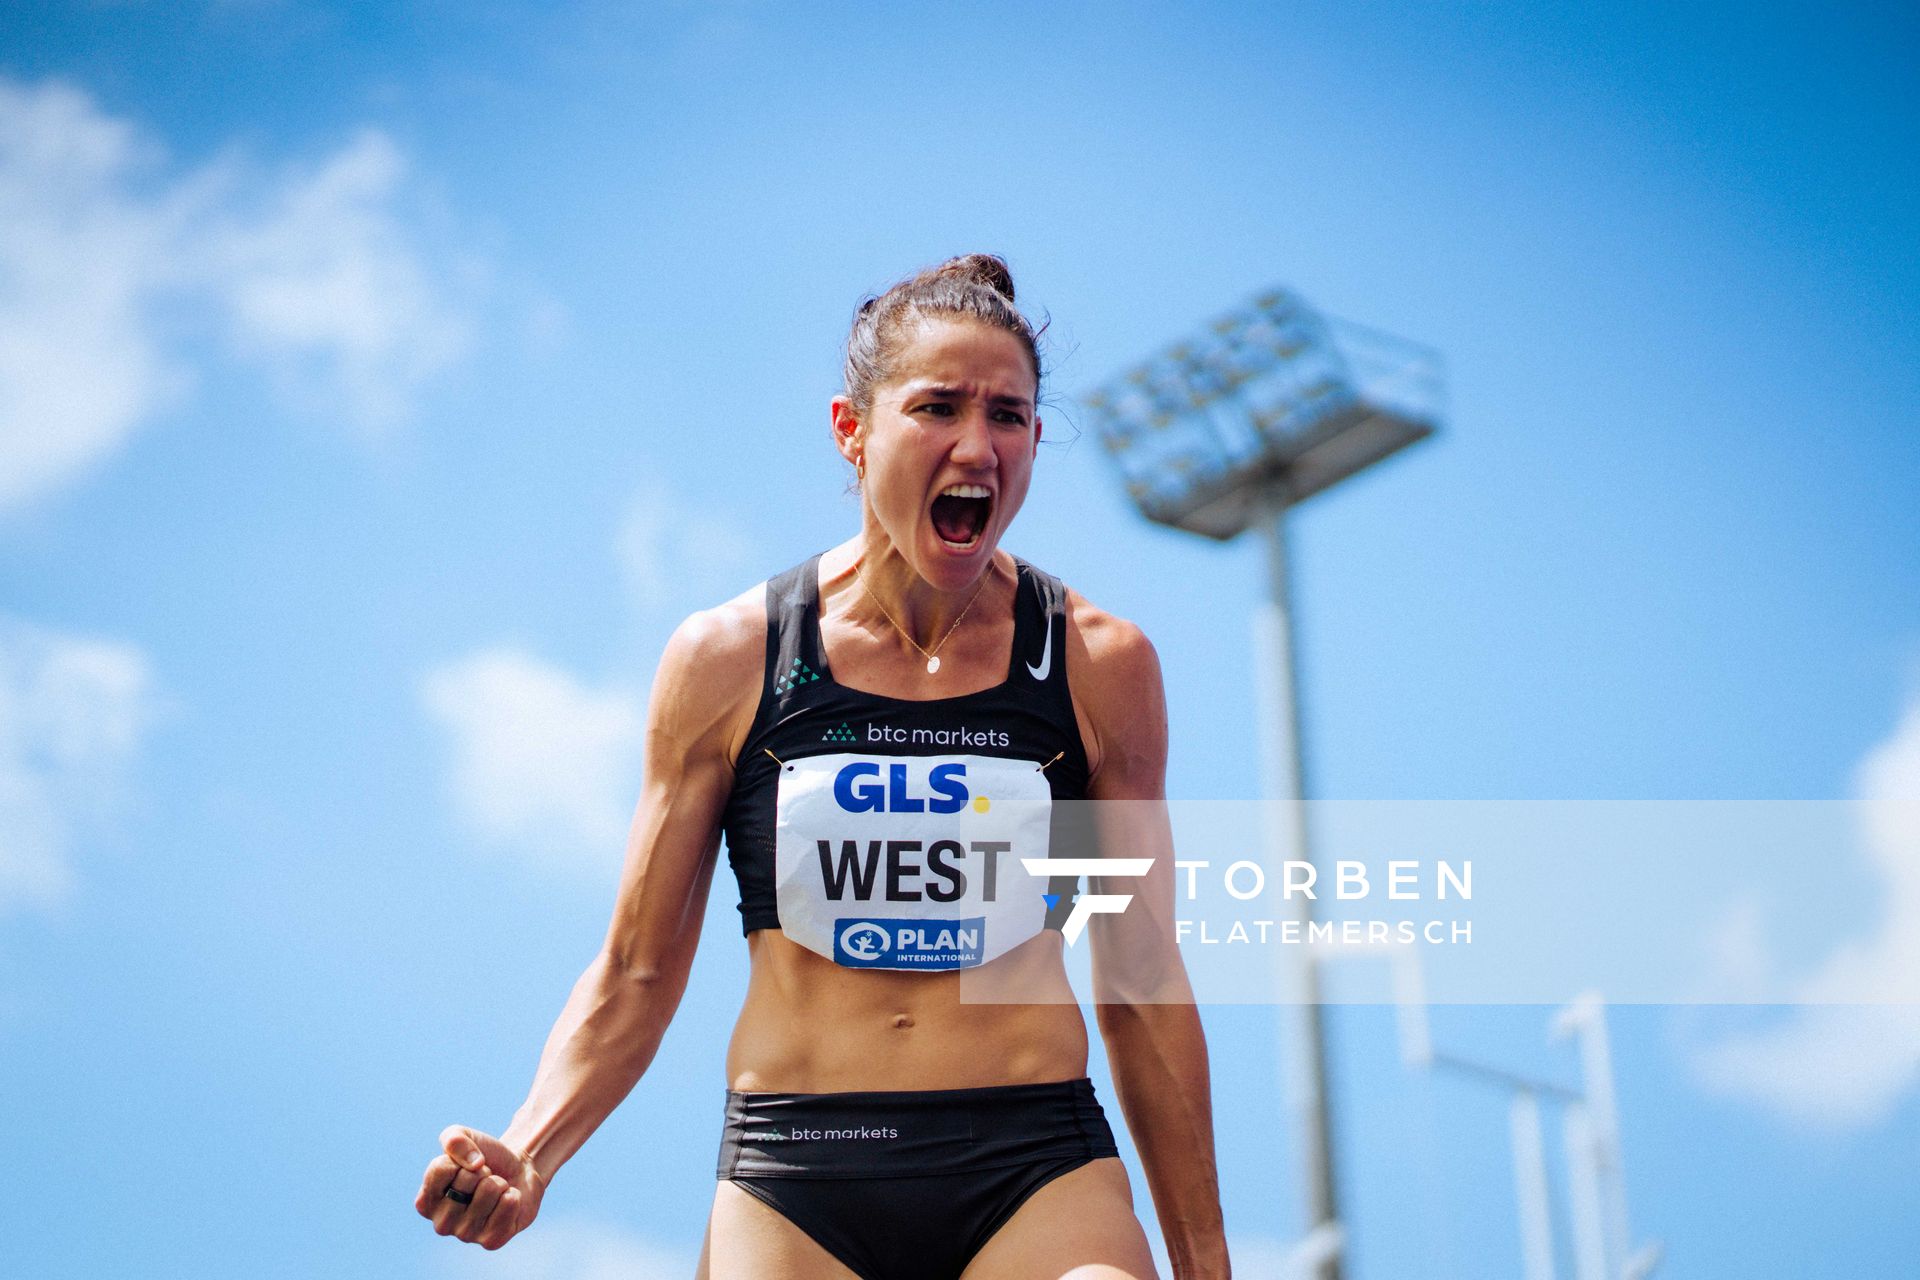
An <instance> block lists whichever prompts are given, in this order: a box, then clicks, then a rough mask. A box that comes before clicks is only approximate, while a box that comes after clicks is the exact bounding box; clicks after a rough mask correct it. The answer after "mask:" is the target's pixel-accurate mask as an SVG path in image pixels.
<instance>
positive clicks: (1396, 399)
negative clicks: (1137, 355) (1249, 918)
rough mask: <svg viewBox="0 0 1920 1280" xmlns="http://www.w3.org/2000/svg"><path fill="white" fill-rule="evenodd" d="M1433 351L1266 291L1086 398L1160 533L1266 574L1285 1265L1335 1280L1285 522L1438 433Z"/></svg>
mask: <svg viewBox="0 0 1920 1280" xmlns="http://www.w3.org/2000/svg"><path fill="white" fill-rule="evenodd" d="M1441 391H1442V387H1441V377H1440V364H1439V356H1438V353H1437V352H1434V351H1431V350H1428V349H1426V348H1421V347H1416V346H1414V345H1413V344H1411V343H1406V342H1402V341H1401V340H1400V339H1397V338H1394V337H1392V336H1391V335H1389V334H1383V333H1380V332H1378V331H1376V330H1371V329H1365V328H1362V327H1360V326H1356V325H1351V324H1346V323H1345V322H1341V323H1340V325H1339V326H1336V325H1335V324H1334V323H1332V322H1330V320H1329V318H1328V317H1324V316H1321V315H1319V314H1317V313H1316V312H1314V310H1313V309H1312V308H1311V307H1309V306H1307V305H1306V303H1305V302H1304V301H1303V300H1301V299H1300V298H1298V297H1296V296H1294V295H1293V294H1290V293H1288V292H1287V291H1286V290H1284V289H1269V290H1267V291H1265V292H1263V293H1261V294H1259V295H1258V296H1256V297H1254V298H1253V299H1252V300H1250V301H1249V302H1248V303H1247V304H1246V305H1245V306H1242V307H1239V308H1237V309H1236V310H1234V311H1233V312H1231V313H1229V314H1227V315H1224V316H1221V317H1219V318H1218V319H1216V320H1214V321H1213V322H1211V323H1210V324H1208V325H1207V326H1205V327H1204V329H1202V330H1200V331H1198V332H1196V333H1194V334H1192V335H1190V336H1189V337H1188V338H1187V339H1186V340H1183V341H1181V342H1178V343H1175V344H1174V345H1173V346H1171V347H1168V348H1167V349H1166V350H1165V351H1163V352H1161V353H1160V354H1159V355H1156V356H1154V357H1151V358H1149V359H1148V360H1146V361H1144V362H1143V363H1141V364H1139V365H1137V366H1136V367H1134V368H1133V369H1130V370H1128V371H1127V372H1126V373H1125V374H1123V375H1121V376H1120V377H1118V378H1116V379H1114V380H1113V381H1111V382H1110V383H1108V384H1106V385H1105V386H1103V387H1102V388H1100V389H1098V390H1096V391H1095V392H1094V393H1093V394H1092V395H1091V396H1089V397H1088V400H1087V407H1088V408H1089V409H1091V410H1092V411H1093V412H1094V414H1095V417H1096V421H1097V422H1099V424H1100V436H1101V443H1102V444H1103V445H1104V446H1105V447H1106V449H1107V451H1108V452H1109V453H1111V454H1112V455H1113V456H1114V458H1115V459H1116V461H1117V462H1118V463H1119V465H1120V470H1121V475H1122V478H1123V479H1124V480H1125V482H1126V486H1127V492H1128V493H1129V494H1130V495H1131V496H1132V498H1133V500H1134V502H1135V504H1136V505H1137V506H1138V508H1139V510H1140V512H1141V514H1142V515H1144V516H1146V518H1147V519H1149V520H1152V521H1154V522H1155V523H1156V524H1162V525H1167V526H1170V527H1172V528H1176V529H1182V530H1185V531H1186V532H1188V533H1197V534H1200V535H1201V536H1203V537H1207V538H1212V539H1214V540H1215V541H1219V542H1227V541H1230V540H1232V539H1234V538H1236V537H1238V536H1239V535H1240V534H1242V533H1244V532H1246V531H1248V530H1249V529H1254V528H1258V529H1259V530H1260V535H1261V538H1262V540H1263V542H1264V544H1265V548H1266V557H1267V592H1266V599H1265V600H1264V601H1263V602H1262V603H1261V605H1260V607H1259V609H1258V611H1257V613H1256V626H1257V628H1258V631H1259V637H1258V639H1257V641H1256V653H1255V661H1254V673H1255V679H1256V680H1257V681H1259V684H1260V698H1259V710H1260V722H1259V723H1260V738H1261V744H1262V751H1261V754H1262V761H1263V764H1264V766H1265V767H1264V769H1263V770H1262V773H1263V790H1264V791H1265V793H1266V797H1267V799H1268V801H1269V802H1270V803H1269V805H1268V811H1267V814H1266V818H1267V822H1266V827H1267V831H1266V836H1267V843H1268V853H1269V854H1270V855H1272V856H1273V859H1274V861H1276V862H1277V863H1278V864H1279V870H1280V874H1281V877H1282V881H1281V884H1282V888H1281V897H1282V901H1283V902H1284V903H1285V904H1286V906H1287V910H1288V912H1289V915H1290V917H1291V918H1292V919H1293V920H1295V921H1297V922H1298V923H1297V925H1296V927H1297V928H1298V929H1299V931H1300V935H1301V945H1300V946H1299V947H1298V948H1297V949H1296V950H1297V951H1298V953H1299V958H1298V959H1297V961H1295V962H1294V963H1293V964H1291V965H1288V964H1286V959H1287V956H1286V951H1287V948H1284V947H1279V948H1276V949H1275V964H1276V966H1280V967H1281V969H1282V972H1280V973H1277V974H1276V976H1277V977H1280V978H1281V980H1282V990H1283V992H1284V994H1283V995H1282V999H1281V1004H1282V1005H1283V1006H1284V1007H1286V1008H1288V1009H1291V1010H1293V1011H1294V1017H1293V1018H1292V1019H1291V1021H1292V1023H1293V1024H1294V1025H1293V1026H1292V1027H1291V1028H1290V1031H1289V1034H1288V1036H1287V1049H1288V1052H1287V1063H1288V1071H1287V1076H1288V1078H1287V1079H1286V1081H1285V1084H1286V1085H1287V1091H1288V1097H1289V1100H1290V1102H1291V1104H1292V1108H1293V1112H1294V1116H1295V1119H1296V1123H1297V1124H1298V1127H1299V1134H1300V1144H1301V1145H1300V1151H1301V1157H1302V1164H1303V1165H1304V1173H1305V1179H1304V1182H1305V1187H1304V1192H1305V1195H1304V1200H1305V1207H1306V1210H1307V1223H1308V1226H1307V1231H1306V1232H1305V1233H1304V1235H1303V1236H1302V1238H1301V1240H1300V1243H1299V1245H1298V1246H1297V1247H1296V1248H1295V1250H1294V1266H1295V1267H1296V1268H1297V1269H1298V1270H1299V1271H1300V1272H1303V1273H1304V1274H1306V1275H1308V1276H1310V1277H1311V1278H1312V1280H1341V1276H1342V1273H1343V1270H1344V1265H1343V1263H1342V1255H1343V1253H1344V1252H1345V1247H1346V1246H1345V1241H1344V1239H1343V1232H1342V1229H1341V1227H1340V1222H1339V1214H1338V1205H1337V1204H1336V1201H1335V1190H1336V1185H1337V1180H1336V1178H1335V1176H1334V1164H1333V1138H1332V1133H1331V1127H1332V1126H1331V1123H1330V1120H1329V1115H1330V1111H1331V1108H1330V1106H1329V1104H1328V1098H1327V1078H1328V1072H1327V1060H1326V1039H1325V1034H1324V1031H1325V1017H1326V1015H1325V1010H1324V1008H1323V1006H1322V1005H1321V1002H1320V968H1319V965H1320V961H1319V958H1318V957H1317V956H1316V955H1315V954H1313V951H1314V947H1313V942H1312V933H1311V931H1310V928H1309V926H1310V925H1311V924H1312V923H1313V899H1311V898H1309V897H1306V896H1305V895H1304V894H1293V895H1289V894H1287V892H1286V879H1285V877H1286V864H1287V863H1288V862H1289V861H1299V862H1309V863H1310V862H1311V859H1310V856H1309V849H1308V842H1307V837H1308V823H1307V816H1306V802H1305V798H1304V797H1305V795H1306V788H1305V781H1304V770H1303V768H1302V762H1301V755H1302V753H1301V745H1300V744H1301V733H1300V711H1299V706H1300V698H1299V692H1300V681H1299V676H1298V672H1297V670H1296V664H1295V662H1294V647H1293V622H1292V618H1293V608H1292V598H1291V595H1292V592H1291V574H1290V572H1289V565H1288V551H1287V537H1286V518H1287V512H1288V511H1289V510H1290V509H1291V508H1292V507H1293V506H1294V505H1296V504H1298V503H1299V502H1301V501H1302V500H1304V499H1306V498H1309V497H1311V496H1313V495H1314V494H1316V493H1319V492H1321V491H1322V490H1325V489H1327V488H1330V487H1332V486H1333V485H1335V484H1338V483H1339V482H1340V481H1342V480H1344V479H1347V478H1348V477H1350V476H1353V475H1355V474H1357V473H1359V472H1360V471H1363V470H1365V469H1366V468H1367V467H1369V466H1372V465H1373V464H1374V463H1376V462H1379V461H1381V460H1382V459H1384V458H1386V457H1388V456H1389V455H1391V454H1394V453H1396V452H1398V451H1399V450H1401V449H1402V448H1405V447H1406V446H1407V445H1409V444H1412V443H1414V442H1416V441H1418V440H1421V439H1424V438H1426V437H1427V436H1429V435H1431V434H1433V431H1434V428H1435V427H1436V426H1437V425H1438V423H1439V420H1440V410H1441V399H1442V396H1441Z"/></svg>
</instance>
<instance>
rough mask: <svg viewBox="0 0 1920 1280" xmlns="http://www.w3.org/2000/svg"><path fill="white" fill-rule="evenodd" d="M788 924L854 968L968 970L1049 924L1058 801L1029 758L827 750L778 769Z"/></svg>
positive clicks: (777, 851) (805, 942) (784, 920)
mask: <svg viewBox="0 0 1920 1280" xmlns="http://www.w3.org/2000/svg"><path fill="white" fill-rule="evenodd" d="M779 778H780V784H779V793H778V801H777V805H778V819H777V822H778V825H777V828H776V834H775V843H774V874H775V878H776V881H777V890H778V898H777V900H778V904H779V911H780V928H781V930H782V931H783V932H784V933H785V934H786V935H787V936H788V937H789V938H791V939H793V940H794V941H795V942H797V943H799V944H800V945H802V946H804V947H806V948H808V949H809V950H812V951H816V952H818V953H819V954H821V955H823V956H825V957H827V958H828V959H830V960H832V961H833V962H834V963H836V964H842V965H846V966H848V967H849V968H856V969H921V970H929V971H938V970H945V969H964V968H968V967H971V966H973V965H978V964H984V963H985V962H987V961H988V960H992V959H994V958H995V957H997V956H1000V955H1002V954H1004V953H1006V952H1007V951H1010V950H1012V949H1013V948H1014V947H1017V946H1019V945H1020V944H1021V943H1023V942H1025V941H1026V940H1027V939H1029V938H1031V937H1033V936H1034V935H1035V934H1037V933H1039V932H1040V931H1041V929H1042V928H1044V927H1045V925H1046V918H1047V907H1048V903H1047V900H1046V898H1045V897H1044V896H1043V895H1044V894H1045V893H1046V890H1047V882H1046V880H1045V879H1043V878H1040V877H1036V876H1032V875H1029V874H1028V873H1027V871H1026V869H1025V867H1024V866H1023V865H1022V863H1021V861H1020V860H1021V859H1022V858H1035V857H1038V858H1044V857H1046V856H1047V840H1048V832H1049V828H1050V824H1051V819H1052V813H1053V792H1052V789H1051V788H1050V787H1049V786H1048V785H1047V779H1046V775H1045V774H1043V773H1042V772H1041V771H1040V769H1039V767H1038V766H1037V765H1035V764H1034V762H1033V761H1031V760H1007V759H1002V758H1000V757H997V756H965V755H963V756H876V755H828V756H810V757H807V758H806V759H801V760H794V761H792V762H791V767H790V768H783V769H781V770H780V774H779Z"/></svg>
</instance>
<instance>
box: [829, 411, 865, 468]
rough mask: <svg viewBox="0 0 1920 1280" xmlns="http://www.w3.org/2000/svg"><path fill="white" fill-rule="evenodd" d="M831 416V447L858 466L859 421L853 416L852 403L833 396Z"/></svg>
mask: <svg viewBox="0 0 1920 1280" xmlns="http://www.w3.org/2000/svg"><path fill="white" fill-rule="evenodd" d="M829 411H830V412H831V413H832V415H833V426H832V431H833V447H834V448H836V449H838V450H839V451H840V456H841V457H843V458H845V459H846V460H847V461H848V462H850V463H854V464H855V465H858V460H859V457H860V449H861V445H862V441H861V431H860V419H859V418H858V417H856V416H855V415H854V409H853V401H852V400H849V399H848V398H847V397H846V396H835V397H834V398H833V404H832V405H831V406H830V410H829Z"/></svg>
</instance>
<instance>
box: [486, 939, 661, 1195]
mask: <svg viewBox="0 0 1920 1280" xmlns="http://www.w3.org/2000/svg"><path fill="white" fill-rule="evenodd" d="M685 989H686V974H685V973H684V972H680V973H663V972H660V971H652V972H649V973H643V974H633V973H627V972H621V971H620V970H619V968H618V966H616V965H614V964H613V963H612V962H611V961H610V959H609V957H608V955H607V953H606V952H604V951H602V952H601V953H600V954H598V955H596V956H595V957H594V959H593V963H592V964H590V965H588V966H587V970H586V972H585V973H582V974H581V975H580V980H579V981H578V982H576V983H574V986H573V993H572V995H571V996H569V997H568V999H567V1004H566V1007H565V1008H564V1009H563V1010H561V1013H560V1017H559V1020H558V1021H556V1022H555V1023H554V1026H553V1031H552V1033H551V1034H550V1035H549V1036H548V1037H547V1045H546V1048H545V1049H544V1050H543V1051H542V1053H541V1055H540V1066H539V1068H538V1069H537V1070H536V1071H535V1072H534V1079H533V1086H532V1088H531V1089H529V1090H528V1092H527V1100H526V1101H525V1102H524V1103H522V1104H521V1106H520V1109H519V1110H518V1111H517V1112H515V1113H514V1117H513V1122H512V1123H511V1124H510V1125H508V1127H507V1131H506V1133H504V1134H503V1135H501V1137H502V1140H503V1141H504V1142H506V1143H507V1144H508V1145H509V1146H512V1147H514V1148H516V1149H518V1150H520V1151H523V1152H525V1153H526V1154H527V1156H528V1158H529V1159H531V1160H532V1161H533V1166H534V1168H535V1169H537V1170H539V1173H540V1177H541V1178H542V1179H543V1180H546V1181H551V1180H552V1178H553V1175H554V1172H555V1171H556V1170H557V1169H559V1167H560V1166H561V1165H563V1164H565V1163H566V1162H567V1161H568V1160H570V1159H572V1158H573V1154H574V1152H576V1151H578V1150H579V1149H580V1148H581V1147H582V1146H584V1145H585V1144H586V1141H587V1139H588V1138H589V1137H591V1136H592V1135H593V1132H594V1130H596V1129H598V1128H599V1127H600V1125H601V1123H602V1122H603V1121H605V1120H606V1118H607V1117H608V1116H609V1115H611V1114H613V1109H614V1108H615V1107H617V1106H619V1105H620V1103H621V1101H622V1100H624V1099H625V1098H626V1096H627V1094H629V1093H630V1092H632V1090H633V1086H634V1085H635V1084H636V1083H638V1082H639V1079H640V1077H641V1075H642V1074H643V1073H644V1072H645V1071H646V1069H647V1066H648V1064H650V1063H651V1062H652V1061H653V1055H654V1053H655V1052H656V1051H657V1050H658V1049H659V1047H660V1040H661V1037H662V1036H664V1035H665V1034H666V1029H667V1024H668V1023H669V1022H670V1021H672V1019H673V1013H674V1009H675V1008H676V1007H677V1006H678V1005H679V1003H680V996H681V993H682V992H683V991H684V990H685Z"/></svg>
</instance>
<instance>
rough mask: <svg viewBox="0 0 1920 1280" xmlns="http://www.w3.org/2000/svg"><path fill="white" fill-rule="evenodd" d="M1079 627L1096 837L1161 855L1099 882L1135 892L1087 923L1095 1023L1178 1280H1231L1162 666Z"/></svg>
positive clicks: (1122, 852) (1105, 846)
mask: <svg viewBox="0 0 1920 1280" xmlns="http://www.w3.org/2000/svg"><path fill="white" fill-rule="evenodd" d="M1082 619H1084V623H1083V625H1082V627H1081V631H1082V634H1083V636H1084V643H1085V646H1086V651H1087V652H1086V659H1085V660H1083V661H1082V662H1081V663H1080V664H1079V668H1078V669H1079V670H1080V671H1081V672H1084V673H1085V679H1084V681H1077V682H1076V693H1077V694H1079V695H1080V696H1081V698H1082V702H1083V706H1084V707H1085V710H1086V713H1087V719H1088V721H1089V723H1090V726H1091V728H1092V729H1093V731H1094V734H1095V737H1096V739H1097V742H1098V748H1099V764H1098V766H1097V768H1096V770H1095V772H1094V775H1093V779H1092V781H1091V783H1090V784H1089V787H1088V796H1089V798H1090V799H1092V800H1093V801H1095V802H1097V803H1096V804H1095V805H1094V810H1095V816H1094V824H1095V825H1094V829H1095V833H1096V836H1097V838H1098V839H1099V842H1100V846H1101V849H1102V851H1103V852H1104V853H1105V854H1106V856H1109V857H1121V856H1124V857H1150V858H1152V859H1153V860H1154V864H1153V870H1152V871H1151V872H1150V873H1149V874H1148V875H1147V876H1145V877H1143V878H1138V879H1133V878H1129V879H1122V878H1119V877H1114V878H1112V879H1108V880H1101V879H1099V878H1098V877H1096V878H1095V884H1094V886H1093V889H1094V891H1095V892H1100V893H1131V894H1132V895H1134V900H1133V902H1132V903H1131V904H1130V905H1129V906H1128V907H1127V909H1126V910H1125V911H1124V912H1121V913H1119V914H1109V915H1098V916H1095V917H1094V918H1093V920H1092V921H1091V923H1090V926H1089V929H1088V933H1089V935H1090V936H1091V937H1092V938H1093V966H1094V998H1095V1001H1096V1005H1095V1015H1096V1017H1097V1019H1098V1022H1099V1026H1100V1035H1101V1038H1102V1040H1103V1041H1105V1043H1106V1047H1107V1059H1108V1062H1109V1064H1110V1066H1111V1067H1112V1070H1113V1081H1114V1086H1115V1089H1116V1091H1117V1092H1118V1094H1119V1098H1120V1108H1121V1111H1122V1112H1123V1113H1124V1114H1125V1116H1126V1119H1127V1129H1128V1131H1129V1132H1130V1133H1131V1134H1132V1135H1133V1140H1134V1145H1135V1146H1136V1147H1138V1148H1139V1151H1140V1160H1141V1163H1142V1164H1143V1165H1144V1166H1145V1167H1146V1174H1147V1186H1148V1189H1149V1190H1150V1191H1151V1192H1152V1195H1153V1204H1154V1209H1155V1211H1156V1212H1157V1213H1158V1214H1159V1218H1160V1231H1161V1234H1162V1236H1163V1237H1164V1238H1165V1239H1166V1242H1167V1253H1168V1256H1169V1257H1170V1258H1171V1260H1172V1262H1173V1270H1174V1274H1175V1276H1177V1277H1179V1278H1180V1280H1199V1278H1201V1277H1206V1278H1208V1280H1215V1278H1222V1277H1225V1276H1227V1274H1228V1263H1227V1246H1226V1235H1225V1227H1224V1225H1223V1223H1222V1220H1221V1215H1220V1187H1219V1178H1218V1174H1217V1172H1216V1170H1215V1165H1214V1153H1213V1104H1212V1097H1211V1085H1210V1083H1209V1080H1208V1072H1207V1042H1206V1036H1205V1033H1204V1032H1203V1031H1202V1030H1201V1026H1200V1015H1199V1010H1198V1009H1197V1008H1195V1006H1194V1001H1193V991H1192V988H1191V986H1190V985H1189V983H1188V980H1187V973H1186V966H1185V964H1184V963H1182V961H1181V958H1180V952H1179V948H1178V946H1177V944H1176V942H1175V937H1174V921H1173V909H1174V908H1173V885H1174V867H1173V835H1172V829H1171V826H1170V824H1169V822H1168V818H1167V809H1166V765H1167V713H1166V699H1165V695H1164V693H1163V692H1162V687H1161V681H1160V663H1159V659H1158V657H1157V656H1156V655H1155V654H1154V651H1153V646H1152V645H1151V644H1150V643H1149V642H1148V641H1147V638H1146V636H1144V635H1143V634H1141V632H1140V630H1139V628H1137V627H1135V626H1133V625H1132V624H1131V623H1127V622H1123V621H1121V620H1119V619H1117V618H1113V617H1111V616H1110V615H1105V614H1102V613H1101V612H1100V611H1098V610H1096V609H1093V608H1092V607H1091V606H1087V605H1084V604H1082V606H1081V607H1080V608H1079V609H1078V610H1076V621H1081V620H1082ZM1081 686H1084V687H1081Z"/></svg>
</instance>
